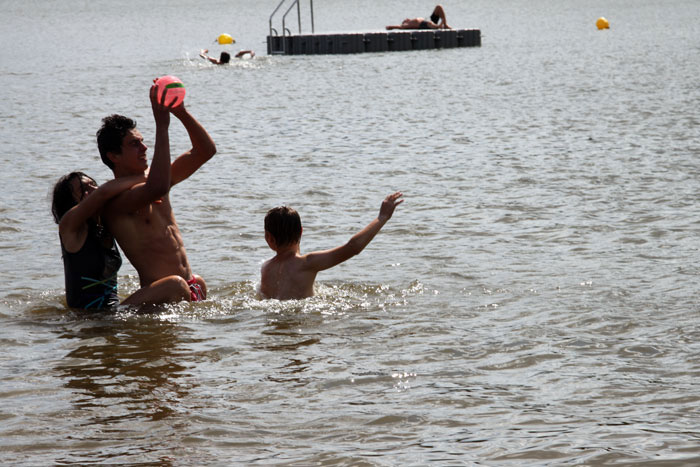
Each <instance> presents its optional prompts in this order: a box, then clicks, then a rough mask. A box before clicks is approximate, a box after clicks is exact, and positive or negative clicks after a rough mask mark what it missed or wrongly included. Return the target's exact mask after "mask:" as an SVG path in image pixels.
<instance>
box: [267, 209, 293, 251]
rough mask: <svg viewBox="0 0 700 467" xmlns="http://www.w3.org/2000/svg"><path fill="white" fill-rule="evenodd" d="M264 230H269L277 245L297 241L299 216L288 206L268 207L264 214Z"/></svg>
mask: <svg viewBox="0 0 700 467" xmlns="http://www.w3.org/2000/svg"><path fill="white" fill-rule="evenodd" d="M265 230H266V231H268V232H270V234H271V235H272V237H273V238H274V239H275V243H277V246H285V245H290V244H293V243H297V242H298V241H299V240H300V239H301V217H300V216H299V213H298V212H296V211H295V210H294V209H292V208H290V207H288V206H280V207H277V208H273V209H270V210H269V211H267V214H266V215H265Z"/></svg>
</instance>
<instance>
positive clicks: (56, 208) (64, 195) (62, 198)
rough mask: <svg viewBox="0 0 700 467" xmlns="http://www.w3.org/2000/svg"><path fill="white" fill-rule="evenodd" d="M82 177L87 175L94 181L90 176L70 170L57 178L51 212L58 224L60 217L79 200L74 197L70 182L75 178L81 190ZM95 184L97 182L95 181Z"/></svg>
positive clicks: (81, 190)
mask: <svg viewBox="0 0 700 467" xmlns="http://www.w3.org/2000/svg"><path fill="white" fill-rule="evenodd" d="M83 177H87V178H89V179H90V180H92V181H93V182H94V181H95V180H94V179H93V178H92V177H89V176H87V175H85V174H84V173H83V172H71V173H69V174H68V175H64V176H63V177H61V178H59V179H58V181H57V182H56V184H55V185H54V187H53V198H52V201H51V213H52V214H53V219H54V220H55V221H56V223H57V224H58V223H59V222H61V218H62V217H63V216H64V215H65V214H66V213H67V212H68V211H70V209H71V208H72V207H73V206H75V205H76V204H78V201H79V200H76V199H75V195H74V194H73V190H72V187H71V184H72V182H73V180H75V179H76V178H77V179H78V181H79V182H80V192H81V193H82V192H83ZM95 185H97V182H95Z"/></svg>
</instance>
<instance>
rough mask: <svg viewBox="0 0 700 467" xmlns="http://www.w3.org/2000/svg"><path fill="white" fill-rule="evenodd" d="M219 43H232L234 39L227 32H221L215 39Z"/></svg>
mask: <svg viewBox="0 0 700 467" xmlns="http://www.w3.org/2000/svg"><path fill="white" fill-rule="evenodd" d="M217 40H218V41H219V44H234V43H235V42H236V40H235V39H234V38H233V37H231V36H229V35H228V34H221V35H220V36H219V38H218V39H217Z"/></svg>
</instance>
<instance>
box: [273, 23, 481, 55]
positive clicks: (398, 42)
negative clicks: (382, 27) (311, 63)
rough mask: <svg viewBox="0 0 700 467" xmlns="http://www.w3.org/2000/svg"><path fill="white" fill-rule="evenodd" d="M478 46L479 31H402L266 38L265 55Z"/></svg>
mask: <svg viewBox="0 0 700 467" xmlns="http://www.w3.org/2000/svg"><path fill="white" fill-rule="evenodd" d="M283 30H284V28H283ZM272 31H273V30H272V28H271V32H272ZM480 46H481V30H479V29H402V30H392V31H386V32H366V33H345V34H298V35H291V34H285V35H282V36H278V35H269V36H267V53H268V55H326V54H357V53H364V52H394V51H396V52H399V51H407V50H428V49H448V48H453V47H480Z"/></svg>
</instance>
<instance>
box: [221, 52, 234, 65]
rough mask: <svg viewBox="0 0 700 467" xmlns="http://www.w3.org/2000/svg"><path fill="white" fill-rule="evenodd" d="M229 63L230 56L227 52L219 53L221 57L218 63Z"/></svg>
mask: <svg viewBox="0 0 700 467" xmlns="http://www.w3.org/2000/svg"><path fill="white" fill-rule="evenodd" d="M230 61H231V54H230V53H228V52H221V56H220V57H219V62H220V63H228V62H230Z"/></svg>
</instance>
